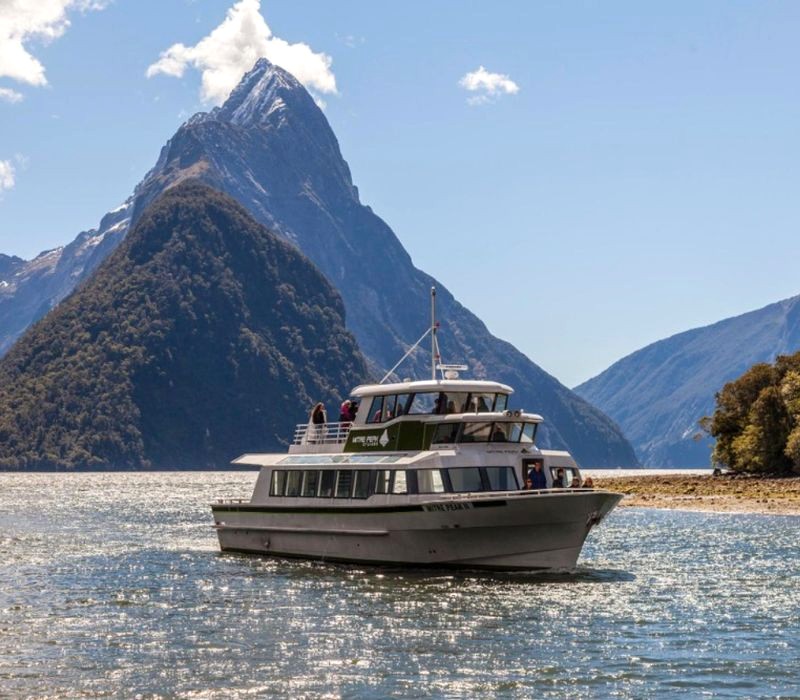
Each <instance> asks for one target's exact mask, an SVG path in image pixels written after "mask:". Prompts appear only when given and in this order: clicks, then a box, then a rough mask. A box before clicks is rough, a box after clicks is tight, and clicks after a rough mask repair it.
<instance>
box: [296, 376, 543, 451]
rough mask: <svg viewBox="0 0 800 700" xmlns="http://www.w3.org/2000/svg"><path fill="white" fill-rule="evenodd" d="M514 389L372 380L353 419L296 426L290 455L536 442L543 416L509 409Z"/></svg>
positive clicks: (357, 396) (357, 392)
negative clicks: (538, 426) (509, 398)
mask: <svg viewBox="0 0 800 700" xmlns="http://www.w3.org/2000/svg"><path fill="white" fill-rule="evenodd" d="M511 393H513V389H512V388H511V387H509V386H507V385H505V384H501V383H499V382H490V381H464V380H452V379H451V380H441V381H437V380H428V381H416V382H398V383H394V384H369V385H362V386H358V387H356V388H355V389H354V390H353V391H352V393H351V396H352V397H353V401H355V402H357V404H358V410H357V412H356V415H355V417H354V419H353V420H352V421H349V422H335V423H323V424H315V423H311V422H309V423H307V424H306V423H303V424H300V425H298V426H297V428H296V430H295V435H294V441H293V444H292V445H291V446H290V448H289V452H290V454H296V453H300V454H304V453H312V454H315V453H335V452H370V451H376V450H382V451H395V450H399V451H404V450H427V449H430V448H431V446H432V445H453V444H464V443H487V442H507V443H522V444H533V442H534V440H535V437H536V428H537V425H538V424H539V423H541V422H542V417H541V416H539V415H537V414H533V413H524V412H522V411H521V410H516V411H510V410H508V408H507V404H508V397H509V395H510V394H511Z"/></svg>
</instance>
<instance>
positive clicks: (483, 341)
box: [0, 59, 637, 466]
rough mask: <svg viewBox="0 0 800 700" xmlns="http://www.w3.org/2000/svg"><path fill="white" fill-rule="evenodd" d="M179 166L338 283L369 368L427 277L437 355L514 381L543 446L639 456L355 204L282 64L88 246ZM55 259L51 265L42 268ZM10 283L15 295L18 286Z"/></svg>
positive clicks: (189, 133)
mask: <svg viewBox="0 0 800 700" xmlns="http://www.w3.org/2000/svg"><path fill="white" fill-rule="evenodd" d="M188 178H194V179H199V180H201V181H203V182H205V183H207V184H208V185H210V186H212V187H214V188H215V189H218V190H220V191H223V192H225V193H227V194H229V195H230V196H232V197H233V198H234V199H236V200H237V201H238V202H239V203H240V204H242V205H243V206H244V207H245V208H246V209H247V210H248V211H249V212H250V213H251V214H252V215H253V217H254V218H255V219H256V220H257V221H258V222H260V223H262V224H264V225H266V226H267V227H268V228H269V229H270V230H273V231H275V232H276V233H277V234H279V235H280V236H282V237H283V238H285V239H286V240H288V241H290V242H291V243H293V244H294V245H295V246H297V247H298V248H299V249H300V250H301V251H302V252H303V253H304V254H305V255H307V256H308V257H309V258H310V259H311V260H312V261H313V262H314V263H315V264H316V265H317V266H318V267H319V269H320V270H321V271H322V272H323V274H324V275H325V276H326V277H327V279H328V280H329V281H330V282H331V283H332V284H333V285H334V286H335V287H336V288H337V289H338V290H339V292H340V293H341V296H342V299H343V301H344V305H345V308H346V311H347V316H346V318H347V327H348V328H349V329H350V330H351V331H352V333H353V334H354V335H355V337H356V338H357V340H358V342H359V345H360V347H361V349H362V351H363V352H364V355H365V356H366V357H367V360H368V362H369V364H370V367H371V370H372V374H373V377H374V378H377V377H379V376H380V375H381V373H382V372H383V371H385V370H386V369H387V368H390V367H392V366H393V365H394V363H395V362H396V361H397V360H398V359H399V358H400V357H401V356H402V355H403V354H404V352H405V351H406V350H407V348H408V347H409V346H410V345H411V344H412V343H413V342H414V341H415V340H416V339H417V338H418V337H419V336H420V335H421V333H422V332H423V331H424V329H425V328H426V327H427V326H428V325H429V319H428V313H429V311H428V309H429V299H428V296H429V291H430V288H431V286H433V285H436V286H437V288H438V290H439V294H438V299H439V311H440V317H441V320H442V333H441V334H440V342H441V347H442V352H443V355H444V357H445V359H446V360H447V361H450V362H464V363H467V364H468V365H469V367H470V374H469V376H471V377H475V378H492V379H497V380H499V381H503V382H506V383H508V384H510V385H512V386H513V387H515V389H516V391H517V393H516V395H515V397H514V405H515V406H517V407H522V408H525V409H526V410H531V411H536V412H539V413H542V414H543V415H544V416H545V418H546V423H545V426H544V427H543V430H542V431H541V432H540V436H541V437H540V441H541V443H542V444H543V445H544V446H551V447H564V448H567V449H569V450H570V451H571V452H572V453H573V454H574V455H575V456H576V458H577V459H578V460H579V461H580V462H582V463H583V464H584V465H586V466H618V465H623V466H633V465H635V464H636V463H637V462H636V457H635V455H634V452H633V449H632V447H631V446H630V444H629V443H628V442H627V440H626V439H625V437H624V436H623V434H622V432H621V431H620V429H619V428H618V427H617V426H616V424H615V423H614V422H613V421H611V420H610V419H609V418H608V417H607V416H605V415H604V414H603V413H602V412H601V411H599V410H598V409H596V408H594V407H593V406H592V405H591V404H589V403H588V402H587V401H585V400H584V399H582V398H580V397H579V396H577V395H576V394H574V393H573V392H571V391H570V390H569V389H568V388H567V387H565V386H563V385H562V384H560V383H559V382H558V381H557V380H556V379H555V378H553V377H552V376H550V375H549V374H547V373H546V372H545V371H543V370H542V369H541V368H540V367H538V366H537V365H536V364H534V363H533V362H531V361H530V360H529V359H528V358H527V357H525V356H524V355H523V354H522V353H520V352H519V351H517V350H516V349H515V348H514V347H513V346H512V345H510V344H509V343H507V342H504V341H502V340H500V339H498V338H495V337H494V336H492V335H491V334H490V333H489V332H488V330H487V328H486V326H485V325H484V324H483V323H482V322H481V321H480V319H478V318H477V317H476V316H475V315H474V314H472V313H471V312H470V311H469V310H467V309H465V308H464V307H463V306H462V305H461V304H459V303H458V301H457V300H456V299H454V298H453V296H452V294H450V293H449V291H448V290H447V289H445V288H443V287H442V286H441V285H439V284H438V283H437V282H436V280H435V279H433V278H432V277H431V276H430V275H428V274H426V273H424V272H422V271H420V270H418V269H417V268H415V267H414V265H413V263H412V261H411V258H410V257H409V255H408V253H407V252H406V251H405V250H404V248H403V246H402V245H401V243H400V242H399V241H398V239H397V237H396V236H395V234H394V233H393V232H392V230H391V229H390V228H389V226H387V224H386V223H385V222H384V221H383V220H382V219H380V218H379V217H378V216H377V215H376V214H375V213H374V212H373V211H372V210H371V209H370V208H369V207H368V206H365V205H363V204H361V202H360V200H359V195H358V190H357V188H356V187H355V186H354V184H353V182H352V178H351V176H350V170H349V168H348V165H347V163H346V162H345V160H344V158H343V157H342V155H341V152H340V150H339V144H338V142H337V140H336V137H335V135H334V133H333V131H332V130H331V128H330V125H329V124H328V121H327V119H326V118H325V115H324V114H323V113H322V111H321V110H320V109H319V107H318V106H317V105H316V103H315V102H314V100H313V98H312V97H311V96H310V95H309V93H308V92H307V91H306V90H305V88H303V86H302V85H301V84H300V83H299V82H298V81H297V80H296V79H295V78H294V77H293V76H292V75H290V74H289V73H287V72H286V71H284V70H282V69H281V68H279V67H277V66H275V65H273V64H271V63H270V62H269V61H267V60H265V59H260V60H259V61H258V62H257V63H256V65H255V67H254V68H253V69H252V70H251V71H250V72H249V73H247V74H246V75H245V76H244V78H243V79H242V81H241V83H240V84H239V86H238V87H237V88H236V89H235V90H234V91H233V92H232V93H231V95H230V97H229V98H228V100H227V101H226V102H225V103H224V104H223V105H222V106H221V107H219V108H216V109H214V110H212V111H211V112H208V113H201V114H197V115H195V116H194V117H192V118H191V119H189V120H188V121H187V122H186V123H185V124H184V125H183V126H181V128H180V129H178V131H177V133H176V134H175V135H174V136H173V137H172V138H171V139H170V140H169V142H168V143H167V144H166V145H165V146H164V148H163V149H162V151H161V154H160V157H159V159H158V162H157V163H156V165H155V166H154V168H153V169H152V170H151V171H150V172H149V173H148V174H147V175H146V177H145V178H144V180H143V181H142V182H141V183H140V184H139V185H138V187H137V188H136V190H135V192H134V195H133V196H132V197H131V199H130V200H128V202H127V203H126V204H125V205H124V206H123V207H122V208H121V209H120V211H122V212H124V218H125V219H126V220H125V221H123V220H120V221H119V222H117V223H114V224H101V226H100V227H99V228H98V230H97V231H95V232H90V235H91V236H94V237H98V236H102V243H103V246H102V247H101V246H98V250H102V252H103V253H107V252H108V247H110V246H113V245H115V244H117V243H118V242H119V240H120V238H121V235H122V234H123V233H124V230H125V229H126V227H128V226H130V225H132V224H135V222H136V221H137V220H138V218H139V217H140V216H141V215H142V212H143V211H144V210H145V209H146V208H147V206H148V205H149V204H150V203H151V202H153V201H154V200H155V199H157V198H158V197H159V196H160V195H161V194H162V193H163V192H164V191H166V190H167V189H168V188H169V187H172V186H174V185H176V184H178V183H180V182H182V181H183V180H185V179H188ZM104 221H105V220H104ZM110 227H118V228H114V229H113V231H112V230H111V228H110ZM65 250H66V249H65ZM61 267H64V266H63V265H62V266H61ZM58 268H59V264H58V263H56V264H53V265H52V266H51V269H52V270H54V271H55V270H57V269H58ZM87 271H89V272H90V271H91V264H90V263H89V262H86V259H85V258H82V259H81V260H80V261H79V262H77V263H76V264H75V265H74V267H73V271H72V272H71V274H70V275H69V276H65V274H64V272H62V273H59V274H60V277H59V284H55V285H45V284H43V283H42V281H41V280H37V281H36V283H35V285H34V286H35V288H36V291H35V292H33V291H31V292H28V291H26V292H25V294H30V295H31V296H33V297H36V299H37V302H38V306H37V305H36V304H30V303H28V304H27V305H26V307H25V309H24V310H22V309H20V308H19V307H16V310H15V311H14V313H15V314H16V315H15V316H14V318H15V322H14V324H12V325H8V324H6V323H5V322H4V321H3V318H4V317H3V316H2V314H3V311H2V307H0V330H1V331H2V332H3V333H4V338H5V340H4V341H3V340H0V342H6V343H8V342H9V338H10V336H9V333H10V334H11V335H13V334H14V333H19V332H20V329H21V326H22V324H21V322H20V319H21V318H22V317H23V316H26V317H27V318H28V319H29V320H28V322H30V321H31V320H33V319H34V318H35V317H36V313H40V312H41V310H42V309H44V308H50V307H52V306H53V305H54V304H55V303H56V302H57V301H58V299H59V298H60V295H63V285H62V284H61V282H63V281H64V280H66V279H67V277H68V279H69V281H70V282H71V283H72V284H75V283H77V282H78V281H79V280H81V279H83V278H84V277H85V276H86V274H87ZM53 274H55V272H54V273H53ZM16 289H17V291H16V295H17V296H18V297H19V298H20V299H22V297H23V292H22V285H18V286H17V288H16ZM34 309H38V311H36V312H35V313H34ZM5 313H8V311H6V312H5ZM428 363H429V360H428V358H427V356H426V355H425V353H424V352H420V353H418V354H417V355H416V356H414V357H412V358H411V361H410V362H409V363H408V364H406V365H404V366H403V367H402V368H401V372H402V376H425V374H426V373H427V372H429V369H428V366H429V365H428Z"/></svg>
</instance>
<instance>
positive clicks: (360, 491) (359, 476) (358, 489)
mask: <svg viewBox="0 0 800 700" xmlns="http://www.w3.org/2000/svg"><path fill="white" fill-rule="evenodd" d="M370 476H372V472H371V471H369V470H368V469H359V470H358V471H357V472H356V483H355V486H354V487H353V498H369V481H370Z"/></svg>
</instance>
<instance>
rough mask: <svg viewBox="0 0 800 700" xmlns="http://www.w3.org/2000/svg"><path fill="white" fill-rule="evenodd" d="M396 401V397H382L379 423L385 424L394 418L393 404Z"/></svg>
mask: <svg viewBox="0 0 800 700" xmlns="http://www.w3.org/2000/svg"><path fill="white" fill-rule="evenodd" d="M396 401H397V397H396V396H394V395H392V396H384V397H383V412H382V413H381V421H382V422H384V423H385V422H386V421H387V420H392V418H394V416H395V413H394V404H395V402H396Z"/></svg>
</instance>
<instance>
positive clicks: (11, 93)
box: [0, 87, 22, 104]
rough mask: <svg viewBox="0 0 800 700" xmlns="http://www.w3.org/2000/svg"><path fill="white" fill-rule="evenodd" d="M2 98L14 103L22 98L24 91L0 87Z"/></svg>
mask: <svg viewBox="0 0 800 700" xmlns="http://www.w3.org/2000/svg"><path fill="white" fill-rule="evenodd" d="M0 100H4V101H5V102H11V103H12V104H13V103H14V102H19V101H20V100H22V93H21V92H17V91H16V90H12V89H11V88H4V87H0Z"/></svg>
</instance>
